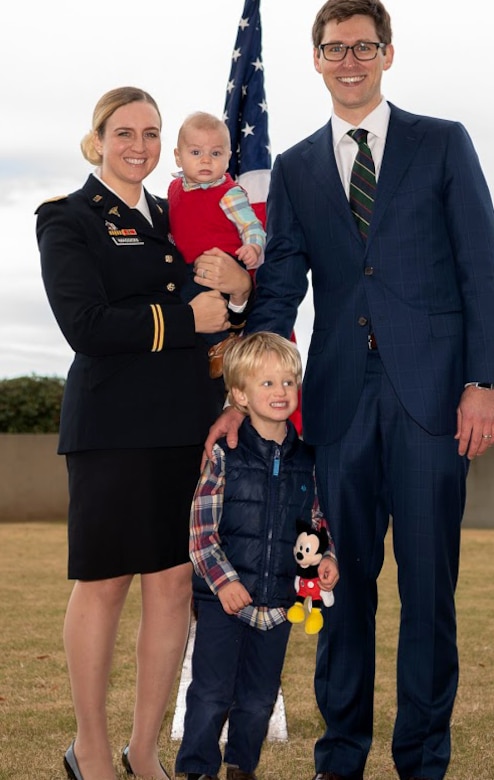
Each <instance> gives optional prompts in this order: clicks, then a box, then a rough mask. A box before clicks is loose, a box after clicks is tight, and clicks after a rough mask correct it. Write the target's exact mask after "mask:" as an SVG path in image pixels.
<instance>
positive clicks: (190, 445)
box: [37, 87, 251, 780]
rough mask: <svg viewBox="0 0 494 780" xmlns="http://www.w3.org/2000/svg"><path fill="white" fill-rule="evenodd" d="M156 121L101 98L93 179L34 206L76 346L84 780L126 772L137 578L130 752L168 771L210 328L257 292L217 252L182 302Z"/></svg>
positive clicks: (92, 146) (121, 98) (73, 397)
mask: <svg viewBox="0 0 494 780" xmlns="http://www.w3.org/2000/svg"><path fill="white" fill-rule="evenodd" d="M160 130H161V117H160V113H159V110H158V107H157V105H156V103H155V101H154V100H153V99H152V97H151V96H150V95H148V94H147V93H146V92H143V91H142V90H138V89H135V88H130V87H125V88H120V89H115V90H112V91H111V92H108V93H107V94H105V95H103V97H102V98H101V99H100V101H99V102H98V104H97V106H96V108H95V111H94V115H93V127H92V130H91V131H90V132H89V133H88V134H87V136H86V137H85V138H84V139H83V141H82V144H81V148H82V151H83V154H84V156H85V158H86V159H87V160H88V161H89V162H90V163H92V164H94V165H96V166H97V168H96V171H95V173H93V174H91V175H90V176H89V178H88V180H87V182H86V184H85V185H84V186H83V187H82V189H80V190H78V191H77V192H74V193H72V194H71V195H68V196H67V197H64V198H58V199H54V200H52V201H49V202H46V203H44V204H42V205H41V206H40V207H39V209H38V212H37V214H38V218H37V237H38V243H39V248H40V253H41V266H42V275H43V281H44V285H45V288H46V292H47V296H48V299H49V302H50V305H51V307H52V310H53V313H54V315H55V317H56V320H57V322H58V324H59V326H60V328H61V330H62V332H63V334H64V336H65V338H66V339H67V341H68V343H69V344H70V346H71V347H72V349H73V350H74V353H75V356H74V360H73V363H72V366H71V368H70V371H69V374H68V378H67V383H66V389H65V395H64V400H63V406H62V416H61V424H60V441H59V452H60V453H63V454H65V456H66V460H67V466H68V479H69V495H70V502H69V522H68V537H69V562H68V576H69V578H70V579H74V580H76V582H75V584H74V588H73V591H72V594H71V597H70V600H69V604H68V607H67V613H66V617H65V626H64V644H65V650H66V655H67V662H68V670H69V675H70V682H71V688H72V697H73V702H74V709H75V715H76V719H77V736H76V738H75V740H74V741H73V742H72V744H71V745H70V747H69V749H68V750H67V752H66V754H65V756H64V764H65V768H66V771H67V774H68V777H69V778H75V780H115V777H116V775H115V769H114V766H113V760H112V750H111V747H110V743H109V739H108V730H107V716H106V695H107V688H108V681H109V674H110V669H111V663H112V656H113V650H114V645H115V639H116V635H117V629H118V623H119V618H120V614H121V610H122V607H123V605H124V601H125V598H126V595H127V592H128V590H129V586H130V584H131V581H132V578H133V575H134V574H140V575H141V594H142V612H141V622H140V627H139V633H138V638H137V687H136V701H135V709H134V726H133V731H132V735H131V738H130V742H129V744H128V745H127V747H126V748H125V749H124V752H123V754H122V761H123V763H124V766H125V768H126V770H127V773H128V774H129V775H132V774H134V772H135V774H139V775H140V776H142V777H145V778H158V780H165V779H166V778H167V777H168V775H167V773H166V772H165V769H164V768H163V766H162V765H161V763H160V761H159V758H158V736H159V732H160V728H161V724H162V720H163V716H164V713H165V710H166V706H167V703H168V699H169V695H170V691H171V688H172V685H173V683H174V680H175V678H176V673H177V669H178V666H179V663H180V661H181V658H182V655H183V651H184V646H185V642H186V638H187V631H188V624H189V615H190V598H191V586H190V580H191V564H190V563H189V556H188V527H189V509H190V504H191V499H192V495H193V491H194V488H195V486H196V483H197V479H198V475H199V466H200V460H201V453H202V445H203V442H204V439H205V437H206V435H207V431H208V429H209V426H210V424H211V423H212V422H213V420H214V419H215V417H216V415H217V413H218V401H219V394H218V390H217V386H216V383H217V382H218V381H219V380H212V379H210V378H209V371H208V356H207V345H206V343H205V340H204V339H202V338H201V336H200V334H201V333H215V332H219V331H222V330H224V328H225V326H227V324H228V320H229V316H230V315H231V319H232V320H233V321H235V318H237V320H238V318H239V317H241V316H242V315H241V314H235V313H232V312H231V311H230V310H228V309H227V303H226V300H225V297H224V296H223V295H222V293H228V294H229V296H230V301H231V304H233V306H234V308H235V310H238V309H239V308H241V307H242V305H243V304H244V303H245V302H246V300H247V298H248V296H249V293H250V289H251V280H250V277H249V275H248V273H247V272H245V271H243V270H242V269H240V267H239V266H238V264H237V263H236V261H235V260H233V259H232V258H229V257H228V256H227V255H222V254H221V253H218V254H217V255H216V256H215V255H213V256H212V257H211V256H209V257H207V258H206V260H205V262H203V264H202V265H201V262H200V261H199V265H198V266H197V268H198V270H196V281H199V282H200V283H202V284H204V286H205V288H206V287H207V286H213V284H212V282H211V279H212V277H213V276H214V286H216V287H217V288H218V289H215V290H211V289H209V290H207V291H205V292H204V293H202V294H200V295H198V296H197V297H196V298H194V299H193V300H192V301H190V303H189V304H187V303H184V302H182V300H181V297H180V291H181V288H182V287H183V286H184V285H185V283H186V281H187V274H188V273H189V272H188V270H187V267H186V265H185V263H184V262H183V260H182V258H181V257H180V256H179V254H178V252H177V250H176V248H175V246H174V245H173V242H172V240H171V239H170V236H169V233H168V216H167V204H166V201H164V200H162V199H160V198H155V197H153V196H151V195H150V194H149V193H148V192H147V191H146V190H145V189H144V187H143V184H142V182H143V180H144V179H145V178H146V176H148V175H149V174H150V173H151V171H153V170H154V168H155V167H156V165H157V163H158V160H159V156H160ZM205 269H208V271H207V273H206V270H205ZM208 274H209V275H210V277H211V279H210V280H209V282H208V279H207V275H208ZM201 280H202V281H201Z"/></svg>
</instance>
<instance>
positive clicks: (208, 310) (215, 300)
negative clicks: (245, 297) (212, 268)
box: [189, 290, 229, 333]
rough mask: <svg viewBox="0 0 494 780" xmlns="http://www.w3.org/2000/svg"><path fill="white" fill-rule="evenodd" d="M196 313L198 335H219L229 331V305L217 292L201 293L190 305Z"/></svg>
mask: <svg viewBox="0 0 494 780" xmlns="http://www.w3.org/2000/svg"><path fill="white" fill-rule="evenodd" d="M189 306H191V307H192V311H193V312H194V321H195V325H196V333H219V332H220V331H222V330H228V325H229V322H228V304H227V301H226V300H225V298H224V297H223V296H222V294H221V293H220V292H218V291H217V290H209V291H204V292H203V293H199V295H196V297H195V298H192V300H191V301H190V303H189Z"/></svg>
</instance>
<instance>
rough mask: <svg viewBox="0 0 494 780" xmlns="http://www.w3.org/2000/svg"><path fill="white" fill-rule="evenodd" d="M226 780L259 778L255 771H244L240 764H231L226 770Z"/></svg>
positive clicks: (252, 779)
mask: <svg viewBox="0 0 494 780" xmlns="http://www.w3.org/2000/svg"><path fill="white" fill-rule="evenodd" d="M226 780H257V777H256V775H255V774H254V773H253V772H244V771H243V769H239V768H238V766H229V767H227V770H226Z"/></svg>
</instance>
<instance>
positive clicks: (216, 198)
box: [168, 174, 242, 263]
mask: <svg viewBox="0 0 494 780" xmlns="http://www.w3.org/2000/svg"><path fill="white" fill-rule="evenodd" d="M234 186H236V185H235V182H234V181H233V179H232V177H231V176H230V175H229V174H226V179H225V181H224V182H223V183H222V184H218V185H217V186H215V187H208V188H207V189H205V190H203V189H200V188H198V189H194V190H184V188H183V184H182V179H181V178H177V179H174V180H173V181H172V183H171V184H170V187H169V188H168V202H169V206H170V231H171V234H172V236H173V240H174V241H175V243H176V245H177V247H178V249H179V250H180V252H181V253H182V255H183V256H184V258H185V261H186V262H187V263H193V262H194V260H195V259H196V258H197V257H199V255H201V254H202V253H203V252H205V251H206V250H207V249H212V247H214V246H217V247H218V248H219V249H222V250H223V251H224V252H228V254H230V255H234V254H235V251H236V250H237V249H239V247H241V246H242V241H241V239H240V236H239V233H238V230H237V228H236V226H235V224H234V223H233V222H231V221H230V220H229V219H228V217H227V216H226V215H225V213H224V211H223V210H222V209H221V206H220V205H219V203H220V200H221V199H222V197H223V196H224V195H225V193H226V192H228V190H230V189H231V188H232V187H234Z"/></svg>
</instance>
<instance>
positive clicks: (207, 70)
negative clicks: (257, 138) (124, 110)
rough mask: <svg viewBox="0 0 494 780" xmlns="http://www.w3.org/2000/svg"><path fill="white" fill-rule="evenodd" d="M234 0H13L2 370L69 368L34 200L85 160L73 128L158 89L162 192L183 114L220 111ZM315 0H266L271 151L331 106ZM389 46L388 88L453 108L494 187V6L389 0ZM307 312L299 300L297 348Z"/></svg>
mask: <svg viewBox="0 0 494 780" xmlns="http://www.w3.org/2000/svg"><path fill="white" fill-rule="evenodd" d="M243 4H244V0H209V2H204V0H178V2H173V3H172V2H170V0H161V2H160V3H135V2H133V3H130V2H128V0H121V2H120V3H118V4H114V3H104V2H101V0H98V1H97V2H96V0H86V2H84V3H70V2H67V0H63V1H62V0H44V2H42V3H37V4H34V5H31V6H30V7H29V10H27V8H26V6H25V4H23V3H19V2H17V3H11V4H9V13H8V15H6V18H4V20H3V22H2V45H1V47H0V74H1V83H2V112H1V116H2V120H1V122H0V230H1V237H2V238H1V247H2V248H1V261H0V378H3V377H9V376H19V375H25V374H31V373H36V374H42V375H54V374H56V375H61V376H63V375H65V374H66V372H67V369H68V366H69V365H70V361H71V357H72V353H71V352H70V350H69V348H68V347H67V346H66V344H65V342H64V341H63V338H62V336H61V335H60V333H59V331H58V328H57V326H56V324H55V322H54V320H53V316H52V314H51V311H50V309H49V308H48V305H47V303H46V299H45V295H44V291H43V288H42V285H41V280H40V273H39V258H38V250H37V245H36V241H35V235H34V228H35V217H34V210H35V208H36V206H37V205H38V204H39V203H40V202H41V201H42V200H44V199H45V198H47V197H51V196H54V195H60V194H64V193H67V192H70V191H71V190H74V189H77V188H78V187H80V186H81V185H82V183H83V182H84V181H85V179H86V177H87V175H88V174H89V173H90V171H91V168H90V166H89V165H88V164H87V163H86V162H85V160H84V159H83V158H82V155H81V153H80V151H79V142H80V139H81V138H82V136H83V135H84V134H85V132H87V130H89V128H90V123H91V115H92V111H93V108H94V105H95V103H96V102H97V100H98V99H99V97H100V96H101V94H103V92H105V91H106V90H108V89H112V88H114V87H117V86H122V85H124V84H132V85H135V86H139V87H142V88H144V89H146V90H147V91H149V92H150V93H151V94H152V95H153V96H154V97H155V99H156V100H157V102H158V104H159V106H160V108H161V112H162V115H163V120H164V129H163V150H162V155H161V162H160V164H159V166H158V168H157V169H156V171H155V172H154V173H153V174H152V175H151V176H150V177H149V178H148V179H147V181H146V187H147V188H148V189H149V190H150V191H151V192H154V193H156V194H160V195H162V194H164V193H165V191H166V189H167V186H168V182H169V180H170V176H171V172H172V171H174V170H175V164H174V160H173V147H174V145H175V139H176V134H177V130H178V127H179V125H180V123H181V121H182V119H183V118H184V116H185V115H186V114H188V113H190V112H191V111H195V110H198V109H201V110H205V111H210V112H212V113H215V114H218V115H221V114H222V111H223V104H224V97H225V89H226V83H227V78H228V74H229V70H230V62H231V53H232V50H233V45H234V42H235V36H236V32H237V25H238V22H239V19H240V15H241V13H242V9H243ZM321 5H322V0H262V2H261V18H262V27H263V59H264V68H265V85H266V93H267V102H268V106H269V132H270V138H271V147H272V152H273V155H276V154H277V153H278V152H281V151H283V150H284V149H286V148H288V147H289V146H291V145H292V144H293V143H295V142H297V141H298V140H300V139H301V138H303V137H304V136H306V135H308V134H309V133H311V132H312V131H313V130H315V129H316V128H318V127H320V126H321V125H323V124H324V123H325V122H326V121H327V119H328V118H329V115H330V112H331V103H330V98H329V95H328V93H327V92H326V90H325V87H324V84H323V82H322V79H321V77H320V76H319V75H318V74H317V73H316V72H315V70H314V68H313V65H312V47H311V37H310V32H311V26H312V22H313V20H314V16H315V14H316V12H317V11H318V9H319V7H320V6H321ZM386 6H387V8H388V10H389V12H390V14H391V18H392V23H393V42H394V45H395V60H394V63H393V66H392V68H391V70H390V71H388V72H387V73H385V74H384V80H383V93H384V95H385V97H386V98H387V99H388V100H390V101H392V102H393V103H395V104H396V105H399V106H400V107H401V108H404V109H407V110H410V111H415V112H417V113H423V114H430V115H435V116H442V117H445V118H450V119H455V120H459V121H461V122H463V123H464V124H465V126H466V127H467V129H468V131H469V132H470V134H471V136H472V138H473V141H474V143H475V146H476V148H477V151H478V153H479V156H480V159H481V162H482V165H483V168H484V171H485V174H486V177H487V179H488V182H489V185H490V188H491V192H494V148H493V146H492V144H491V142H490V139H489V134H490V133H492V132H493V129H494V128H493V125H494V118H493V109H492V77H493V71H494V64H493V60H492V51H493V47H492V43H491V37H492V22H493V21H494V11H493V7H492V6H490V4H489V5H487V7H486V6H485V5H484V6H483V7H482V11H480V8H479V7H478V6H477V7H476V11H475V14H474V13H473V11H472V13H470V11H469V7H468V6H467V5H465V3H463V2H460V0H449V1H448V0H415V2H413V3H411V2H405V0H387V2H386ZM311 317H312V309H311V301H310V299H308V300H307V301H306V302H305V303H304V305H303V308H302V311H301V315H300V317H299V321H298V324H297V336H298V340H299V343H300V345H301V349H302V352H303V353H304V352H305V350H306V348H307V342H308V336H309V334H310V323H311Z"/></svg>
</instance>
